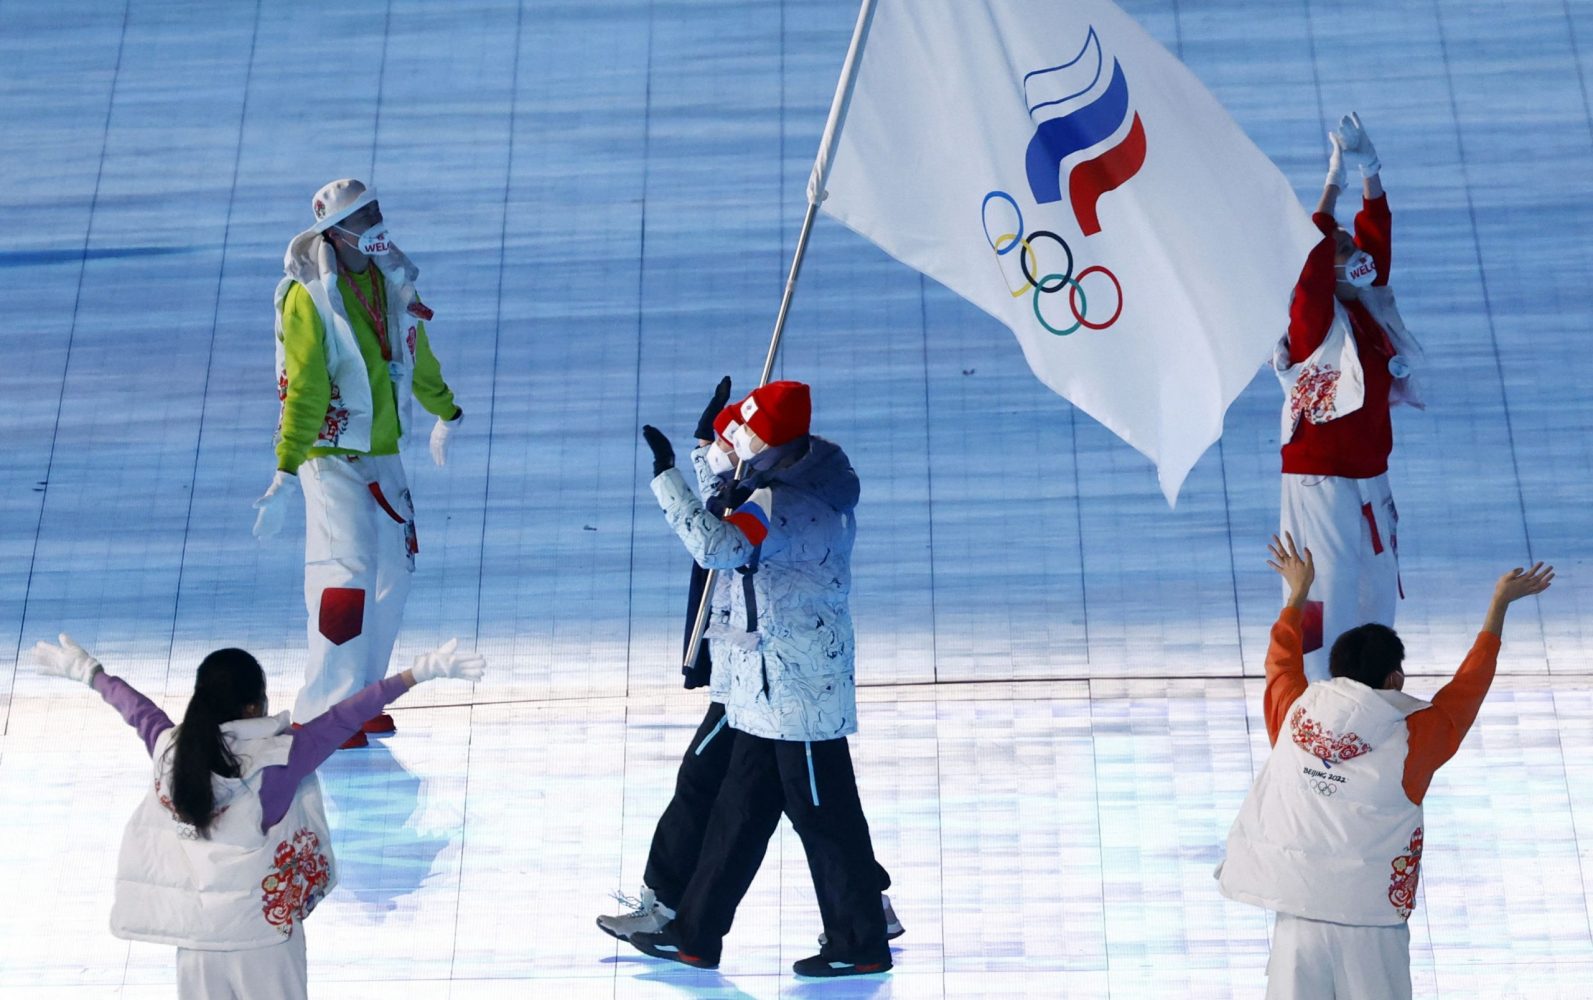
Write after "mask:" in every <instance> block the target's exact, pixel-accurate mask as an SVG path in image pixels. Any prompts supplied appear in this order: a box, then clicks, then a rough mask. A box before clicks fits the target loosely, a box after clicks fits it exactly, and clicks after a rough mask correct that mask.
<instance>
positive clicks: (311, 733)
mask: <svg viewBox="0 0 1593 1000" xmlns="http://www.w3.org/2000/svg"><path fill="white" fill-rule="evenodd" d="M93 686H94V690H95V691H98V692H99V694H100V697H102V698H104V699H105V701H106V703H107V704H109V705H110V706H111V707H112V708H114V709H116V710H117V711H118V712H120V713H121V716H122V718H123V720H125V721H126V722H127V724H128V725H130V726H132V727H133V728H134V729H136V730H138V736H139V739H141V740H143V741H144V750H145V752H146V753H153V752H154V750H155V741H156V740H157V739H159V738H160V734H161V733H164V732H165V731H166V730H168V729H170V728H171V727H172V721H171V718H170V717H169V716H167V715H166V713H165V712H163V711H161V710H160V707H159V706H158V705H156V704H155V703H154V702H152V701H150V700H149V699H148V698H146V697H144V696H143V695H142V694H140V693H139V691H138V690H137V689H136V688H134V687H133V686H132V685H131V684H129V683H127V682H126V681H124V680H122V679H121V678H120V677H113V676H111V675H110V674H108V673H105V672H103V671H101V672H100V673H98V674H95V675H94V681H93ZM408 690H409V687H408V686H407V685H406V684H405V683H404V680H403V677H402V675H399V674H394V675H393V676H391V677H386V678H383V679H382V680H379V681H377V682H376V683H375V684H371V685H369V686H368V687H365V688H363V689H361V690H359V691H357V692H355V693H354V694H352V695H350V696H349V697H347V698H345V699H343V700H342V701H340V702H338V703H337V704H336V705H333V706H332V707H331V708H329V709H327V710H326V712H325V713H323V714H321V715H318V716H316V717H315V718H314V719H311V720H310V721H309V722H307V723H305V724H304V725H303V726H301V727H299V728H298V729H294V730H292V731H291V733H290V735H291V737H292V739H293V745H292V747H291V748H290V749H289V751H288V762H287V763H286V764H279V765H277V766H274V767H268V768H266V769H265V770H263V771H261V772H260V810H261V817H260V828H261V829H262V830H269V829H270V828H271V827H272V826H274V825H276V824H277V823H278V822H279V821H281V819H282V817H283V816H285V815H287V811H288V806H289V805H290V804H292V802H293V793H294V792H296V791H297V790H298V787H299V782H301V781H303V780H304V779H305V777H307V776H308V775H310V774H312V773H314V771H315V769H316V768H318V767H320V766H321V764H322V762H324V761H325V760H326V759H327V758H328V757H330V756H332V753H333V752H334V751H335V750H337V748H338V747H339V746H340V745H341V744H342V743H343V742H344V741H345V740H347V739H348V738H349V737H350V736H352V735H354V732H355V730H357V729H359V728H360V726H362V725H363V724H364V723H365V721H366V720H367V719H370V718H373V717H374V716H376V715H377V714H378V713H379V712H381V710H382V708H383V707H384V706H386V705H387V704H389V703H391V702H393V701H395V700H397V698H398V697H399V695H402V694H403V693H404V692H405V691H408Z"/></svg>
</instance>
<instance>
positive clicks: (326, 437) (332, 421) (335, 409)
mask: <svg viewBox="0 0 1593 1000" xmlns="http://www.w3.org/2000/svg"><path fill="white" fill-rule="evenodd" d="M348 420H349V414H348V407H346V406H344V405H343V390H341V389H339V388H338V386H337V383H336V382H333V383H332V395H331V398H330V399H328V400H327V403H326V423H325V424H324V425H323V426H322V427H321V440H322V441H324V442H326V443H327V444H328V445H329V446H331V447H333V448H335V447H337V443H338V441H339V440H340V439H341V438H342V437H343V432H344V431H346V430H348Z"/></svg>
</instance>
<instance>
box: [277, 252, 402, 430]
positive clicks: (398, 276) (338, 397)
mask: <svg viewBox="0 0 1593 1000" xmlns="http://www.w3.org/2000/svg"><path fill="white" fill-rule="evenodd" d="M371 261H372V263H374V264H375V265H376V266H377V268H378V269H379V270H380V271H381V273H382V276H383V278H385V279H386V282H387V289H388V295H387V329H389V330H392V331H399V332H401V333H402V336H399V337H395V338H394V340H395V343H394V345H393V360H392V361H391V362H390V363H389V364H388V374H389V375H390V376H391V377H392V380H393V388H394V390H395V391H396V392H397V395H398V429H399V439H398V440H399V444H400V445H402V444H403V441H404V435H405V434H406V433H407V431H408V429H409V411H410V399H411V397H412V393H413V386H414V379H415V335H416V323H417V322H418V321H417V319H416V318H415V317H414V316H412V315H410V312H409V307H410V306H411V305H412V304H414V303H415V302H416V301H417V299H416V294H415V279H416V278H417V277H418V276H419V275H420V269H419V268H417V267H416V266H415V265H414V264H413V263H412V262H411V261H410V259H409V258H408V257H406V256H405V255H404V253H403V251H401V250H399V249H398V248H397V247H394V248H393V249H392V250H391V251H390V252H389V253H386V254H383V255H382V256H380V257H373V258H371ZM282 269H283V271H284V273H285V274H284V277H283V278H282V280H281V281H280V282H278V283H277V291H276V296H275V302H276V313H277V321H276V334H277V335H276V351H277V400H278V402H279V403H282V402H286V400H287V398H288V366H287V353H286V349H285V347H284V344H283V339H282V303H283V302H284V301H286V299H287V297H288V290H289V289H291V288H292V287H293V286H294V284H300V285H303V286H304V289H305V291H307V292H309V293H310V300H311V301H313V302H314V303H315V309H316V312H317V313H319V314H320V316H321V328H322V329H323V330H324V331H325V344H326V372H327V376H328V377H329V379H330V380H331V383H332V398H331V399H330V400H329V401H328V403H327V405H326V422H325V424H324V425H323V426H322V427H321V433H320V435H319V437H317V438H316V441H315V447H317V448H347V449H349V450H351V451H369V450H370V448H371V415H372V413H373V412H374V411H373V407H372V403H371V380H370V373H369V372H368V371H366V368H365V359H364V356H363V355H361V354H360V345H359V340H358V338H357V337H356V336H355V334H354V328H353V327H352V326H350V325H349V319H348V313H347V312H345V311H344V309H343V294H342V292H340V291H339V290H338V287H337V282H338V276H337V255H336V253H335V252H334V251H333V250H332V247H331V246H330V245H329V244H328V243H327V242H326V240H325V239H324V238H323V237H322V235H321V234H320V233H317V232H315V231H314V230H313V229H312V230H306V231H304V232H302V233H300V234H299V235H297V236H295V237H294V238H293V241H292V242H290V243H289V244H288V251H287V253H286V254H285V255H284V257H283V261H282ZM281 433H282V422H281V418H280V417H279V418H278V420H277V435H278V437H279V438H280V436H281Z"/></svg>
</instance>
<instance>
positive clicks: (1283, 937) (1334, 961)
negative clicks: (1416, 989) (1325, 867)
mask: <svg viewBox="0 0 1593 1000" xmlns="http://www.w3.org/2000/svg"><path fill="white" fill-rule="evenodd" d="M1410 993H1411V990H1410V927H1409V926H1408V925H1406V924H1395V925H1393V926H1389V927H1356V926H1352V925H1349V924H1330V923H1327V922H1325V921H1321V920H1307V919H1305V918H1304V917H1295V916H1290V915H1289V914H1287V913H1280V914H1278V926H1277V930H1275V931H1274V932H1273V935H1272V957H1271V958H1270V959H1268V960H1267V1000H1410Z"/></svg>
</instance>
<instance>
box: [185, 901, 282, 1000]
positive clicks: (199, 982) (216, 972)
mask: <svg viewBox="0 0 1593 1000" xmlns="http://www.w3.org/2000/svg"><path fill="white" fill-rule="evenodd" d="M309 995H310V993H309V974H308V970H307V968H306V963H305V957H304V922H303V921H302V920H301V921H299V922H298V924H297V925H296V926H295V927H294V928H293V936H292V937H290V938H288V939H287V940H286V941H284V942H282V943H281V944H275V945H271V946H270V947H267V948H247V949H244V950H242V951H199V950H197V949H194V948H178V949H177V997H178V1000H305V998H307V997H308V996H309Z"/></svg>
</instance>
